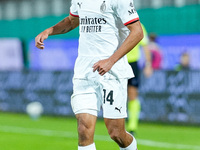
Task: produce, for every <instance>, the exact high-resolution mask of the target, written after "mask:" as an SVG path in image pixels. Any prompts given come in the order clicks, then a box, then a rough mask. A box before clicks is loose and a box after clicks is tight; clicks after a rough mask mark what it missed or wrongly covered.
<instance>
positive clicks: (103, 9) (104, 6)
mask: <svg viewBox="0 0 200 150" xmlns="http://www.w3.org/2000/svg"><path fill="white" fill-rule="evenodd" d="M105 10H106V1H103V3H102V4H101V6H100V11H101V12H102V13H104V12H105Z"/></svg>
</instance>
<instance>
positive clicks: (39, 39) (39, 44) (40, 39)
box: [35, 31, 49, 49]
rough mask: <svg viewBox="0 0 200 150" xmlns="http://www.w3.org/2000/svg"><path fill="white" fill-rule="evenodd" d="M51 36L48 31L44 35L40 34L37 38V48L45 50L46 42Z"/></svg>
mask: <svg viewBox="0 0 200 150" xmlns="http://www.w3.org/2000/svg"><path fill="white" fill-rule="evenodd" d="M48 36H49V34H48V33H47V31H43V32H42V33H40V34H38V35H37V36H36V38H35V46H36V47H37V48H39V49H44V40H45V39H47V38H48Z"/></svg>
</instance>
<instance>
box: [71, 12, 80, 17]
mask: <svg viewBox="0 0 200 150" xmlns="http://www.w3.org/2000/svg"><path fill="white" fill-rule="evenodd" d="M69 13H70V15H72V16H73V17H79V15H74V14H72V13H71V12H69Z"/></svg>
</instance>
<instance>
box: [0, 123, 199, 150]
mask: <svg viewBox="0 0 200 150" xmlns="http://www.w3.org/2000/svg"><path fill="white" fill-rule="evenodd" d="M0 132H7V133H20V134H27V135H30V134H31V135H42V136H51V137H67V138H72V139H77V137H78V136H77V134H74V133H73V132H66V131H54V130H45V129H35V128H23V127H16V126H1V125H0ZM95 140H98V141H108V142H111V141H112V140H111V139H110V138H109V136H105V135H95ZM137 142H138V144H139V145H145V146H150V147H160V148H172V149H181V150H200V146H197V145H185V144H172V143H167V142H157V141H151V140H143V139H137Z"/></svg>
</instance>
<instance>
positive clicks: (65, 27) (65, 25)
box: [35, 15, 79, 49]
mask: <svg viewBox="0 0 200 150" xmlns="http://www.w3.org/2000/svg"><path fill="white" fill-rule="evenodd" d="M78 26H79V18H78V17H74V16H72V15H69V16H68V17H66V18H65V19H63V20H62V21H60V22H59V23H57V24H56V25H54V26H52V27H50V28H48V29H46V30H44V31H43V32H41V33H40V34H38V35H37V36H36V38H35V46H36V47H37V48H39V49H44V40H45V39H47V38H48V37H49V36H50V35H57V34H64V33H67V32H69V31H71V30H73V29H75V28H76V27H78Z"/></svg>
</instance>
